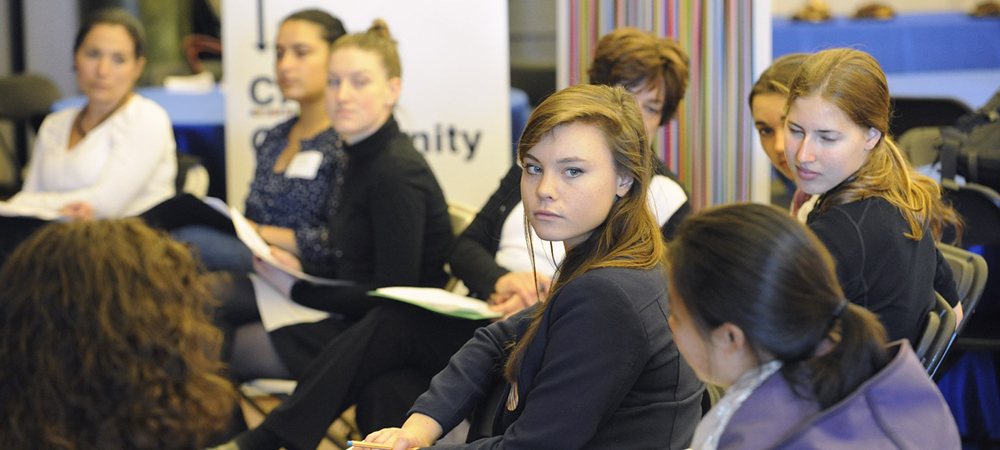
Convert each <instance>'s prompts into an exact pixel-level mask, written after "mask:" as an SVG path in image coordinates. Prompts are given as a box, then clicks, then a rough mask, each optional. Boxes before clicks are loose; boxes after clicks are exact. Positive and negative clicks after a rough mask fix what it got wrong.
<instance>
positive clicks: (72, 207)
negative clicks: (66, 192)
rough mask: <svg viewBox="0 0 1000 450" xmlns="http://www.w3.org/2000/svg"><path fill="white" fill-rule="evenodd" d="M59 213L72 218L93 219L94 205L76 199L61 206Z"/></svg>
mask: <svg viewBox="0 0 1000 450" xmlns="http://www.w3.org/2000/svg"><path fill="white" fill-rule="evenodd" d="M59 214H62V215H64V216H66V217H69V218H70V219H72V220H94V207H93V206H92V205H91V204H90V203H87V202H85V201H78V202H73V203H70V204H67V205H66V206H63V207H62V209H60V210H59Z"/></svg>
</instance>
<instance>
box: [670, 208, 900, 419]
mask: <svg viewBox="0 0 1000 450" xmlns="http://www.w3.org/2000/svg"><path fill="white" fill-rule="evenodd" d="M667 267H668V269H669V272H670V282H671V284H672V287H673V289H674V291H675V292H676V293H677V294H678V295H676V296H673V297H671V301H681V302H683V303H684V305H685V306H686V307H687V308H686V309H687V310H688V311H690V312H691V317H692V319H693V321H694V323H695V327H696V328H697V329H698V330H699V332H700V333H701V334H702V336H703V337H704V338H705V339H710V338H709V335H710V333H711V331H712V330H713V329H715V328H717V327H719V326H721V325H722V324H725V323H731V324H733V325H736V326H737V327H739V328H740V330H742V331H743V333H744V335H745V336H746V339H747V342H748V343H749V345H750V348H751V349H752V350H753V351H754V353H755V354H756V355H757V357H758V360H760V359H761V355H764V354H768V355H773V356H774V357H775V358H776V359H778V360H780V361H782V362H783V363H784V365H783V366H782V369H781V373H782V375H783V376H784V377H785V379H786V380H788V381H789V383H790V384H791V385H792V386H793V387H795V388H796V389H795V392H796V393H797V394H798V395H800V396H803V397H805V398H813V399H816V400H817V401H818V402H819V403H820V405H821V406H822V407H823V408H826V407H828V406H830V405H833V404H834V403H836V402H838V401H840V400H841V399H843V398H845V397H846V396H847V395H848V394H850V393H851V392H853V391H854V390H855V389H857V387H858V386H860V385H861V383H863V382H864V381H865V380H867V379H869V378H871V376H872V375H873V374H875V373H876V372H878V371H879V370H880V369H881V368H882V367H884V366H885V365H886V364H887V363H888V361H889V357H888V354H887V352H886V348H885V344H886V333H885V329H884V328H883V327H882V324H881V323H879V321H878V319H877V318H876V317H875V315H874V314H872V313H871V312H869V311H868V310H866V309H864V308H862V307H860V306H858V305H855V304H852V303H850V302H848V301H847V300H846V298H845V297H844V294H843V292H842V291H841V289H840V284H839V283H838V282H837V273H836V270H835V269H834V262H833V257H832V256H830V253H829V252H828V251H827V250H826V247H824V246H823V244H822V243H820V241H819V239H818V238H817V237H816V235H814V234H813V233H812V231H810V230H809V229H808V228H806V227H805V226H803V225H802V224H800V223H798V221H796V220H795V219H794V218H793V217H792V216H790V215H789V214H788V211H786V210H782V209H778V208H776V207H774V206H770V205H760V204H752V203H746V204H737V205H728V206H721V207H716V208H710V209H706V210H703V211H701V212H699V213H698V214H694V215H691V216H688V217H687V218H685V220H684V221H683V222H681V225H680V226H679V227H678V229H677V234H676V235H675V236H674V239H673V240H672V241H670V243H669V244H667ZM824 342H829V343H830V344H832V345H831V347H830V348H829V349H828V351H825V352H824V351H822V350H821V349H822V348H823V343H824ZM765 352H766V353H765ZM761 362H764V361H761Z"/></svg>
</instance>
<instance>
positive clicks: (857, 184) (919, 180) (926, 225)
mask: <svg viewBox="0 0 1000 450" xmlns="http://www.w3.org/2000/svg"><path fill="white" fill-rule="evenodd" d="M811 95H819V96H821V97H822V98H823V99H824V100H826V101H828V102H830V103H831V104H833V105H834V106H836V107H837V108H839V109H840V110H841V111H843V112H844V114H846V115H847V117H848V118H849V119H850V120H851V121H852V122H854V123H855V124H857V125H858V126H860V127H862V128H865V129H868V128H873V129H875V130H878V131H880V132H881V134H882V136H881V138H879V141H878V142H877V143H876V144H875V147H874V148H872V150H871V151H870V152H869V154H868V157H867V160H866V161H865V163H864V164H863V165H862V166H861V168H860V169H859V170H858V171H857V172H856V173H855V174H854V176H853V177H852V178H849V179H848V181H846V182H845V184H844V187H843V188H842V189H838V190H836V191H835V192H832V193H830V194H829V195H824V198H823V200H822V201H821V202H820V204H819V210H820V211H821V212H825V211H827V210H829V209H830V208H831V207H834V206H838V205H843V204H846V203H851V202H854V201H857V200H862V199H865V198H868V197H882V198H884V199H885V200H886V201H888V202H889V203H891V204H892V205H893V206H895V207H896V208H897V209H899V211H900V213H901V214H902V215H903V217H904V218H905V219H906V221H907V223H908V224H909V225H910V231H909V232H908V233H905V235H906V237H908V238H911V239H914V240H920V239H921V237H922V236H923V233H924V230H925V229H929V230H930V231H931V235H932V236H933V237H934V238H935V239H940V237H941V233H942V231H943V230H944V228H945V227H947V226H948V225H954V226H955V227H956V230H959V229H960V220H959V218H958V215H957V214H956V213H955V210H954V209H952V208H951V207H950V206H948V205H945V204H944V203H943V202H942V201H941V190H940V188H939V187H938V185H937V183H935V182H934V180H932V179H930V178H928V177H926V176H923V175H920V174H919V173H917V172H916V171H914V170H913V168H912V167H911V166H910V165H909V163H907V162H906V159H905V157H904V156H903V154H902V153H901V152H900V150H899V147H898V146H897V145H896V142H895V141H893V139H892V136H890V135H889V116H890V103H889V87H888V84H887V83H886V80H885V74H884V73H883V72H882V68H881V67H879V65H878V62H876V61H875V59H874V58H872V57H871V55H869V54H867V53H865V52H862V51H859V50H854V49H850V48H838V49H830V50H824V51H821V52H818V53H815V54H813V55H812V56H810V57H809V58H807V59H806V60H805V61H804V62H803V63H802V66H801V67H800V68H799V70H798V72H797V73H796V75H795V77H794V78H793V79H792V82H791V85H790V86H789V91H788V99H787V102H786V104H785V110H786V112H787V110H788V108H789V107H790V106H791V104H792V103H793V102H794V101H795V100H796V99H797V98H799V97H808V96H811ZM959 231H960V230H959Z"/></svg>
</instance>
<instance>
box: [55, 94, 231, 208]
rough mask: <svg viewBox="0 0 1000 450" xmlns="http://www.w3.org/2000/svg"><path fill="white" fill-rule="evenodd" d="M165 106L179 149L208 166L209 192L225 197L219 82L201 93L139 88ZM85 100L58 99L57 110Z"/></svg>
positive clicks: (222, 108) (223, 113) (222, 105)
mask: <svg viewBox="0 0 1000 450" xmlns="http://www.w3.org/2000/svg"><path fill="white" fill-rule="evenodd" d="M136 92H137V93H139V95H141V96H143V97H146V98H148V99H150V100H152V101H154V102H156V103H158V104H159V105H160V106H162V107H163V109H165V110H166V111H167V115H169V116H170V122H171V124H172V125H173V128H174V140H175V141H177V151H178V152H181V153H188V154H191V155H194V156H197V157H198V158H199V159H201V162H202V165H204V166H205V169H206V170H208V176H209V186H208V195H210V196H212V197H218V198H226V133H225V123H226V100H225V96H224V95H222V91H221V90H220V89H219V87H218V86H216V87H215V88H213V89H211V90H209V91H207V92H200V93H187V92H177V91H169V90H166V89H164V88H163V87H162V86H147V87H140V88H137V89H136ZM85 102H86V98H85V97H83V96H76V97H69V98H64V99H62V100H59V101H58V102H56V103H55V104H54V105H52V109H53V110H54V111H57V110H60V109H63V108H67V107H70V106H80V105H83V104H84V103H85Z"/></svg>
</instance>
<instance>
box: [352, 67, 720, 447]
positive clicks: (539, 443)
mask: <svg viewBox="0 0 1000 450" xmlns="http://www.w3.org/2000/svg"><path fill="white" fill-rule="evenodd" d="M648 148H649V147H648V144H647V138H646V133H645V131H644V128H643V124H642V120H641V116H640V114H639V109H638V107H637V106H636V103H635V101H634V100H633V99H632V97H631V96H630V95H629V93H628V92H627V91H626V90H624V89H622V88H609V87H603V86H574V87H570V88H567V89H565V90H563V91H560V92H558V93H556V94H553V95H552V96H551V97H549V98H548V99H547V100H546V101H545V102H543V103H542V104H541V105H539V107H538V109H536V111H535V113H534V114H532V117H531V119H530V120H529V122H528V126H527V128H526V130H525V133H524V136H522V138H521V145H520V147H519V150H518V156H519V158H520V160H521V165H522V166H523V167H524V174H523V175H522V180H521V194H522V198H523V199H524V210H525V215H526V218H527V220H528V222H529V224H530V227H531V229H533V230H534V231H535V232H536V233H537V234H538V235H539V237H541V238H542V239H543V240H547V241H562V244H563V246H564V247H565V249H566V258H565V259H564V261H563V262H562V264H561V265H560V268H559V272H558V273H557V274H556V277H555V282H554V283H553V285H552V286H551V288H550V289H549V293H548V296H547V298H546V299H545V301H543V302H539V303H537V304H536V305H535V306H533V307H531V308H528V309H525V310H524V311H522V312H521V313H518V314H516V315H514V316H513V317H512V318H510V319H508V320H505V321H501V322H496V323H494V324H492V325H490V326H488V327H485V328H481V329H480V330H478V331H477V332H476V334H475V336H474V337H473V338H472V340H470V341H469V342H468V343H467V344H466V345H465V346H464V347H462V349H461V350H460V351H459V352H458V353H457V354H456V355H455V356H454V357H453V358H452V360H451V361H450V362H449V364H448V367H447V368H446V369H445V370H444V371H442V372H441V373H439V374H438V375H437V376H436V377H434V379H433V381H432V382H431V387H430V389H429V390H428V391H427V392H426V393H425V394H424V395H422V396H421V397H420V398H419V399H418V400H417V402H416V404H414V406H413V408H412V409H411V414H410V417H409V418H408V419H407V420H406V422H405V423H404V424H403V426H402V428H388V429H383V430H380V431H377V432H375V433H371V434H369V435H368V437H367V438H366V440H367V441H369V442H372V443H381V444H388V445H393V446H394V448H396V449H406V448H410V447H413V446H429V445H432V444H433V443H434V442H435V441H436V440H437V439H438V438H439V437H440V436H442V434H443V433H444V432H445V431H447V430H450V429H451V428H452V427H454V426H455V425H457V424H458V423H459V422H460V421H461V420H462V419H463V418H464V417H466V416H467V415H468V413H469V412H470V411H471V410H472V409H473V408H475V406H476V405H477V404H478V403H479V402H480V401H482V400H484V398H485V397H486V393H487V392H489V391H491V390H492V389H493V386H492V380H493V379H494V377H493V375H494V373H496V372H495V371H496V367H497V365H498V364H500V365H501V366H502V367H503V373H504V377H505V381H506V383H505V386H504V396H503V399H504V401H503V402H502V403H501V404H500V405H499V406H498V408H497V413H496V416H495V419H494V421H493V430H492V431H493V435H492V436H490V437H486V438H483V439H479V440H476V441H473V442H471V443H469V444H465V445H459V446H454V448H469V449H473V448H475V449H479V448H482V449H486V448H496V449H499V448H545V449H563V448H565V449H582V448H588V449H596V448H685V447H686V446H687V445H688V443H689V441H690V439H691V436H692V433H693V431H694V426H695V424H696V423H697V421H698V419H699V418H700V416H701V395H702V389H703V385H702V384H701V383H700V382H699V381H698V380H697V379H696V377H695V375H694V372H693V371H692V370H691V368H690V367H689V366H688V365H687V363H686V362H684V360H683V359H682V358H681V357H680V354H679V353H678V351H677V348H676V346H675V345H674V343H673V337H672V335H671V333H670V330H669V327H668V325H667V316H668V315H669V311H668V306H667V284H666V279H665V274H664V272H663V267H662V265H661V261H662V259H663V248H664V244H663V239H662V236H661V235H660V230H659V227H658V226H657V224H656V221H655V219H654V218H653V214H652V213H651V212H650V210H649V207H648V205H647V203H646V187H647V185H648V183H649V182H650V178H651V175H652V154H651V152H650V151H649V150H648ZM355 445H356V446H358V447H360V448H364V447H363V444H355ZM439 447H441V448H452V447H453V446H447V445H445V446H439Z"/></svg>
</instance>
